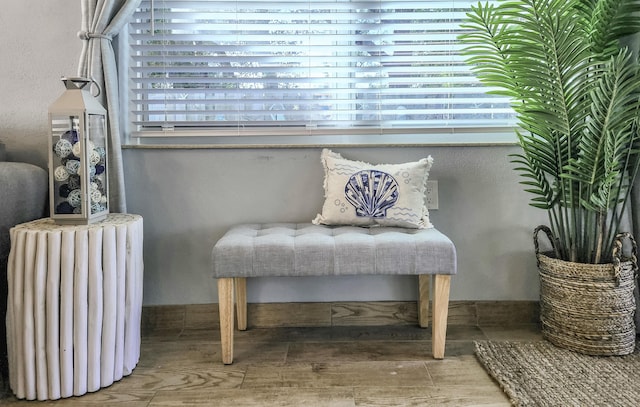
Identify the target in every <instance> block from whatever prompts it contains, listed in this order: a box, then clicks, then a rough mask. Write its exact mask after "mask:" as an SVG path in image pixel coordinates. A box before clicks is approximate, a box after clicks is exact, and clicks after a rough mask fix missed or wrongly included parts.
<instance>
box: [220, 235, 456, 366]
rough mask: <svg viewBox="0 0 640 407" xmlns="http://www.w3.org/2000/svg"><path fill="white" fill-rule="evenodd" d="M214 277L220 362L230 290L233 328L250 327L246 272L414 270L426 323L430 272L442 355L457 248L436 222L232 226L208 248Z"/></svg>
mask: <svg viewBox="0 0 640 407" xmlns="http://www.w3.org/2000/svg"><path fill="white" fill-rule="evenodd" d="M212 263H213V274H214V277H216V278H218V297H219V298H218V300H219V308H220V331H221V345H222V362H223V363H224V364H230V363H232V362H233V330H234V315H233V308H234V306H233V305H234V304H233V303H234V301H233V298H234V289H235V300H236V301H235V302H236V310H237V320H238V329H239V330H245V329H247V297H246V279H247V277H276V276H286V277H293V276H344V275H366V274H370V275H373V274H378V275H417V276H418V286H419V290H418V297H419V299H418V318H419V324H420V326H422V327H427V325H428V312H429V291H430V284H431V282H430V279H431V276H434V278H435V281H434V300H433V334H432V335H433V343H432V347H433V348H432V350H433V357H434V358H436V359H442V358H444V348H445V338H446V330H447V315H448V306H449V286H450V278H451V275H452V274H455V273H456V250H455V246H454V245H453V243H452V242H451V240H450V239H449V238H448V237H447V236H445V235H444V234H442V233H441V232H439V231H438V230H437V229H434V228H430V229H406V228H395V227H371V228H364V227H355V226H324V225H314V224H311V223H297V224H296V223H272V224H247V225H239V226H235V227H232V228H231V229H230V230H229V231H228V232H227V233H226V234H225V235H224V236H223V237H222V238H220V240H218V242H217V243H216V244H215V246H214V247H213V251H212Z"/></svg>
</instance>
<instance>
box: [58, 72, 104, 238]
mask: <svg viewBox="0 0 640 407" xmlns="http://www.w3.org/2000/svg"><path fill="white" fill-rule="evenodd" d="M62 82H64V85H65V87H66V88H67V90H66V91H65V92H64V93H63V94H62V96H60V98H58V100H56V101H55V102H54V103H53V104H52V105H51V107H50V108H49V123H50V126H51V130H50V137H49V196H50V211H51V218H52V219H53V220H54V221H55V222H56V223H59V224H77V225H87V224H90V223H93V222H98V221H100V220H102V219H104V218H106V216H107V214H108V213H109V194H108V189H107V188H108V178H107V176H108V171H107V111H106V110H105V109H104V107H103V106H102V105H101V104H100V102H98V100H97V99H96V98H95V97H94V96H93V95H92V94H91V93H90V91H89V89H90V88H91V83H93V81H92V80H91V79H87V78H62Z"/></svg>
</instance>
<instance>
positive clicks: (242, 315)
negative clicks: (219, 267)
mask: <svg viewBox="0 0 640 407" xmlns="http://www.w3.org/2000/svg"><path fill="white" fill-rule="evenodd" d="M234 280H235V286H236V314H237V315H238V317H237V318H238V329H239V330H240V331H246V330H247V279H246V278H244V277H237V278H235V279H234Z"/></svg>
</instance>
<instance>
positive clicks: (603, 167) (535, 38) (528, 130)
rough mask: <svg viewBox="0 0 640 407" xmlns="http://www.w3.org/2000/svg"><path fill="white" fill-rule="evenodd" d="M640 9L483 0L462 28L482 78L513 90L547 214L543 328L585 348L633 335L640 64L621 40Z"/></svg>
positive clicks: (582, 0)
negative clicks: (631, 215) (630, 220)
mask: <svg viewBox="0 0 640 407" xmlns="http://www.w3.org/2000/svg"><path fill="white" fill-rule="evenodd" d="M639 11H640V1H638V0H502V1H498V2H493V3H486V4H480V3H479V4H478V5H477V6H474V7H472V11H471V12H469V13H468V14H467V19H466V20H465V22H464V23H463V28H465V30H466V32H465V33H464V34H463V35H461V37H460V40H461V42H462V43H463V45H464V51H463V53H464V55H465V56H466V58H467V62H468V63H469V64H470V66H471V68H472V70H473V71H474V72H475V74H476V75H477V77H478V78H479V80H480V82H481V83H483V84H484V85H486V86H488V87H489V88H490V92H492V93H496V94H500V95H506V96H508V97H509V98H510V100H511V101H512V106H513V109H514V111H515V113H516V117H517V121H518V129H517V139H518V144H519V145H520V147H521V152H520V153H517V154H514V155H513V156H512V158H513V162H514V163H515V164H516V166H515V169H516V171H518V172H519V173H520V174H521V175H522V176H523V177H524V179H523V181H522V184H524V185H525V190H526V191H527V192H529V193H531V194H532V195H533V197H532V199H531V205H532V206H534V207H536V208H540V209H543V210H545V211H547V213H548V216H549V225H548V226H540V227H538V228H536V229H535V231H534V243H535V249H536V255H537V258H538V269H539V271H540V282H541V286H540V304H541V322H542V332H543V335H544V337H545V338H547V339H549V340H550V341H551V342H552V343H555V344H556V345H560V346H563V347H567V348H571V349H573V350H577V351H580V352H582V353H589V354H601V355H613V354H617V355H619V354H627V353H630V352H632V351H633V349H634V346H635V324H634V318H633V315H634V313H635V301H634V296H633V289H634V287H635V277H634V273H635V269H636V261H635V241H634V240H633V237H632V236H631V235H630V234H628V233H627V234H622V233H621V229H622V228H623V227H626V226H624V225H625V223H624V219H625V216H624V214H625V213H626V211H628V210H629V201H630V193H631V187H632V185H633V182H634V179H635V177H636V175H637V174H638V170H639V168H640V156H639V155H640V133H639V125H640V120H639V112H640V99H639V98H640V68H639V64H638V60H637V58H636V57H635V56H634V55H633V53H632V52H631V51H630V50H629V48H628V47H626V46H624V45H623V43H622V41H623V40H624V39H625V38H626V37H627V36H629V35H632V34H636V33H638V32H640V18H639V17H638V15H637V14H636V13H637V12H639ZM540 231H544V232H545V233H546V234H547V236H548V237H549V240H550V241H551V246H552V250H551V251H550V252H544V253H541V252H540V251H539V249H538V234H539V232H540ZM627 241H630V242H631V244H628V243H627ZM623 243H624V245H625V248H627V247H629V246H631V252H632V255H631V256H630V257H628V258H623V256H622V255H621V248H622V245H623ZM627 252H628V250H627Z"/></svg>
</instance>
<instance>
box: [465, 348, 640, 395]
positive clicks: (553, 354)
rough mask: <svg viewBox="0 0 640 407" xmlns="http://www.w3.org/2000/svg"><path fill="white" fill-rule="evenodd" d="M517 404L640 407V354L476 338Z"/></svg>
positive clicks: (478, 352) (489, 365)
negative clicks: (601, 352) (605, 353)
mask: <svg viewBox="0 0 640 407" xmlns="http://www.w3.org/2000/svg"><path fill="white" fill-rule="evenodd" d="M475 350H476V356H477V358H478V359H479V360H480V363H481V364H482V365H483V366H484V368H485V369H486V370H487V372H489V374H490V375H491V376H493V378H494V379H495V380H496V381H497V382H498V383H499V384H500V386H501V387H502V389H503V390H504V392H505V393H506V394H507V396H509V398H510V399H511V403H512V404H513V405H514V406H553V407H556V406H562V407H567V406H634V407H637V406H640V353H639V352H638V346H637V345H636V350H635V352H634V353H632V354H630V355H626V356H587V355H582V354H579V353H576V352H573V351H569V350H566V349H561V348H558V347H556V346H554V345H552V344H551V343H549V342H547V341H538V342H497V341H476V342H475Z"/></svg>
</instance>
